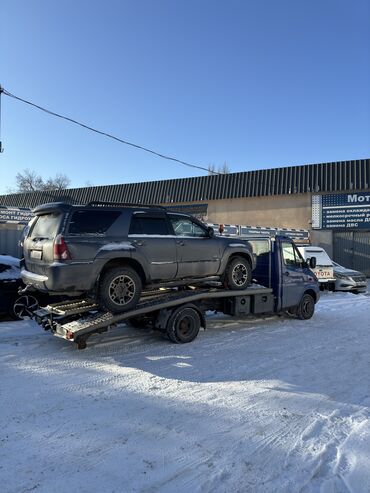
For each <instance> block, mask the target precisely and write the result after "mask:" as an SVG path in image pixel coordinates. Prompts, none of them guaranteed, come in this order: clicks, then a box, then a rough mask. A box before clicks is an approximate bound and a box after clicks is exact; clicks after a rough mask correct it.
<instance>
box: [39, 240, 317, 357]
mask: <svg viewBox="0 0 370 493" xmlns="http://www.w3.org/2000/svg"><path fill="white" fill-rule="evenodd" d="M245 239H246V240H248V241H249V242H250V243H251V244H252V246H253V250H254V252H255V255H256V257H257V267H256V269H255V270H254V271H253V277H254V282H253V283H252V284H251V285H250V286H249V287H248V288H247V289H245V290H242V291H241V290H240V291H238V290H236V291H231V290H226V289H224V288H223V287H222V285H221V284H220V283H218V285H217V283H209V284H208V285H198V286H197V285H196V286H182V287H178V288H175V289H174V288H159V289H156V290H150V291H146V292H145V291H144V292H143V293H142V296H141V298H140V300H139V303H138V304H137V305H136V307H135V308H134V309H132V310H129V311H127V312H123V313H119V314H113V313H110V312H106V311H102V310H100V308H99V306H98V304H97V303H96V302H95V301H94V300H93V299H88V298H86V299H77V300H76V299H75V300H70V301H63V302H59V303H54V304H50V305H48V306H46V307H44V308H40V309H38V310H36V311H35V312H34V319H35V320H36V322H37V323H38V324H40V325H41V326H42V327H43V328H44V329H45V330H50V331H51V332H52V333H53V334H54V335H55V336H57V337H61V338H63V339H65V340H67V341H71V342H74V343H76V344H77V347H78V349H85V348H86V346H87V342H86V341H87V339H88V338H89V337H90V336H92V335H93V334H100V333H103V332H106V331H108V330H109V328H110V327H113V326H116V325H118V324H120V323H128V324H129V325H132V326H134V327H148V328H151V329H156V330H159V331H161V332H163V333H164V334H166V335H167V336H168V338H169V339H170V340H171V341H172V342H174V343H177V344H181V343H188V342H191V341H193V340H194V339H195V338H196V337H197V335H198V333H199V330H200V328H201V327H203V328H204V329H205V328H206V316H205V314H206V312H207V311H209V310H210V311H217V312H222V313H224V314H227V315H231V316H235V317H246V316H257V315H260V314H265V313H280V312H289V313H290V314H291V315H295V316H297V317H298V318H300V319H308V318H311V317H312V315H313V313H314V310H315V303H316V302H317V301H318V300H319V297H320V294H319V285H318V281H317V279H316V277H315V275H314V274H313V272H312V271H311V270H310V268H313V267H314V266H315V265H314V263H315V259H311V260H310V262H311V263H310V265H308V264H307V263H306V262H305V261H304V260H303V259H302V257H301V256H300V254H299V252H298V250H297V248H296V246H295V245H294V242H293V241H292V240H291V239H290V238H287V237H284V236H275V237H270V236H266V237H262V236H258V237H246V238H245Z"/></svg>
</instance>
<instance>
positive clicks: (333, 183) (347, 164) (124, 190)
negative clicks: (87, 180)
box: [0, 159, 370, 207]
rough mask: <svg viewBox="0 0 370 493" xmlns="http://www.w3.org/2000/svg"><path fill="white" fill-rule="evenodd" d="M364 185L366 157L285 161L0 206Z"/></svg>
mask: <svg viewBox="0 0 370 493" xmlns="http://www.w3.org/2000/svg"><path fill="white" fill-rule="evenodd" d="M369 185H370V159H359V160H356V161H339V162H333V163H321V164H310V165H304V166H290V167H287V168H276V169H265V170H257V171H246V172H242V173H230V174H226V175H212V176H200V177H195V178H182V179H176V180H162V181H152V182H142V183H129V184H123V185H107V186H99V187H88V188H75V189H68V190H64V191H60V192H58V191H57V192H31V193H24V194H12V195H3V196H0V205H7V206H15V207H35V206H36V205H38V204H42V203H46V202H53V201H56V200H57V201H68V202H72V203H80V204H82V203H86V202H88V201H90V200H105V201H113V202H138V201H140V202H142V203H148V204H158V203H162V204H166V203H167V204H169V203H171V202H174V203H176V202H201V201H208V200H217V199H232V198H240V197H260V196H266V195H287V194H298V193H307V192H340V191H345V190H364V189H367V188H369Z"/></svg>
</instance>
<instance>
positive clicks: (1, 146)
mask: <svg viewBox="0 0 370 493" xmlns="http://www.w3.org/2000/svg"><path fill="white" fill-rule="evenodd" d="M3 92H4V89H3V87H2V86H0V153H2V152H3V151H4V148H3V144H2V142H1V95H2V93H3Z"/></svg>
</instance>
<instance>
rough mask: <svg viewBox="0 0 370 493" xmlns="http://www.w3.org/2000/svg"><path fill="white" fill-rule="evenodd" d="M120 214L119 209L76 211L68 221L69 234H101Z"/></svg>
mask: <svg viewBox="0 0 370 493" xmlns="http://www.w3.org/2000/svg"><path fill="white" fill-rule="evenodd" d="M120 214H121V213H120V212H119V211H76V212H74V213H73V215H72V218H71V221H70V223H69V234H70V235H83V234H85V235H89V234H90V235H97V234H98V235H103V234H105V233H106V232H107V231H108V229H109V228H110V227H111V226H112V224H113V223H114V222H115V221H116V219H118V217H119V216H120Z"/></svg>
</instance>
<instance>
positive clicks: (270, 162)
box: [0, 0, 370, 193]
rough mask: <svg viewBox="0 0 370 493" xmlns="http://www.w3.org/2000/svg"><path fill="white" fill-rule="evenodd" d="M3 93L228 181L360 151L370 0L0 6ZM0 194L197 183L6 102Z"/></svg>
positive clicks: (83, 1) (367, 112) (164, 164)
mask: <svg viewBox="0 0 370 493" xmlns="http://www.w3.org/2000/svg"><path fill="white" fill-rule="evenodd" d="M0 20H1V21H0V43H1V47H2V50H1V56H0V84H1V85H2V86H3V87H4V88H5V89H6V90H8V91H9V92H11V93H13V94H15V95H17V96H19V97H21V98H24V99H27V100H30V101H33V102H34V103H36V104H39V105H41V106H44V107H47V108H49V109H50V110H52V111H55V112H58V113H62V114H64V115H66V116H68V117H71V118H74V119H77V120H79V121H81V122H83V123H86V124H88V125H90V126H93V127H96V128H98V129H100V130H103V131H105V132H109V133H112V134H114V135H116V136H117V137H120V138H122V139H125V140H128V141H131V142H133V143H136V144H140V145H144V146H146V147H149V148H151V149H154V150H156V151H159V152H161V153H163V154H168V155H170V156H174V157H176V158H179V159H181V160H184V161H187V162H190V163H194V164H196V165H200V166H203V167H205V168H207V167H208V165H209V164H212V165H215V166H216V167H221V166H222V165H223V164H224V163H225V162H226V163H227V165H228V167H229V169H230V171H231V172H237V171H248V170H254V169H261V168H274V167H279V166H289V165H300V164H307V163H318V162H330V161H342V160H350V159H363V158H369V157H370V96H369V91H370V22H369V21H370V0H356V1H353V0H299V1H298V0H279V1H276V0H253V1H252V0H224V1H220V0H156V1H154V0H131V1H128V0H106V1H105V2H101V1H96V0H78V1H76V0H64V1H63V2H57V1H50V0H33V1H31V2H30V1H29V0H12V1H11V2H5V1H3V2H0ZM1 99H2V138H1V140H2V144H3V147H4V152H3V153H2V154H0V193H6V192H7V191H8V190H9V189H11V188H13V187H14V186H15V175H16V173H18V172H22V170H24V169H26V168H28V169H30V170H33V171H35V172H36V173H38V174H40V175H41V176H42V177H44V178H48V177H50V176H55V175H56V174H57V173H64V174H66V175H67V176H68V177H69V178H70V180H71V186H72V187H80V186H86V185H88V184H92V185H105V184H114V183H129V182H137V181H151V180H163V179H170V178H180V177H187V176H200V175H203V174H206V172H203V171H201V170H195V169H192V168H187V167H185V166H183V165H180V164H176V163H172V162H170V161H165V160H162V159H160V158H158V157H155V156H153V155H150V154H147V153H145V152H143V151H140V150H137V149H133V148H130V147H127V146H125V145H123V144H120V143H118V142H114V141H112V140H109V139H107V138H105V137H102V136H99V135H97V134H94V133H92V132H89V131H87V130H85V129H82V128H80V127H77V126H74V125H72V124H70V123H67V122H65V121H62V120H59V119H57V118H54V117H51V116H48V115H46V114H44V113H41V112H40V111H38V110H36V109H34V108H31V107H29V106H27V105H25V104H23V103H21V102H18V101H15V100H13V99H10V98H9V97H6V96H4V95H3V96H2V98H1Z"/></svg>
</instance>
